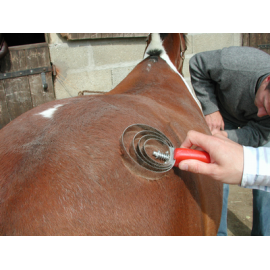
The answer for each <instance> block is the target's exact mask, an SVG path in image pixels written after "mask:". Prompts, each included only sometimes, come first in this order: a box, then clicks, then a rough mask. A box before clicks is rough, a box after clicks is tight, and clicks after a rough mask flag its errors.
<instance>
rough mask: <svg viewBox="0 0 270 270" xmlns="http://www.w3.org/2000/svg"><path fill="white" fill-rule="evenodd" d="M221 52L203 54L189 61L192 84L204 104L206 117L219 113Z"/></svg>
mask: <svg viewBox="0 0 270 270" xmlns="http://www.w3.org/2000/svg"><path fill="white" fill-rule="evenodd" d="M220 59H221V50H217V51H209V52H202V53H198V54H196V55H194V56H193V57H192V58H191V59H190V61H189V71H190V76H191V83H192V86H193V88H194V91H195V93H196V95H197V97H198V99H199V101H200V102H201V104H202V109H203V113H204V115H207V114H210V113H213V112H215V111H218V110H219V108H218V102H217V99H216V95H215V86H216V84H217V82H219V81H220V80H221V74H222V65H221V63H220Z"/></svg>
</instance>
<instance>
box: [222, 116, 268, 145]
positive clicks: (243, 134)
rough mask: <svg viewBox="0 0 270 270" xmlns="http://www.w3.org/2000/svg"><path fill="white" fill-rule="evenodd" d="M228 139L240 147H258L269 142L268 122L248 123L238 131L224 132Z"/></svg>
mask: <svg viewBox="0 0 270 270" xmlns="http://www.w3.org/2000/svg"><path fill="white" fill-rule="evenodd" d="M225 131H226V132H227V133H228V138H229V139H231V140H232V141H234V142H237V143H239V144H241V145H245V146H252V147H259V146H262V145H264V144H266V143H267V142H268V141H270V120H269V119H265V120H261V121H259V122H255V121H249V122H248V123H247V124H246V125H245V126H243V127H242V128H240V129H232V130H225Z"/></svg>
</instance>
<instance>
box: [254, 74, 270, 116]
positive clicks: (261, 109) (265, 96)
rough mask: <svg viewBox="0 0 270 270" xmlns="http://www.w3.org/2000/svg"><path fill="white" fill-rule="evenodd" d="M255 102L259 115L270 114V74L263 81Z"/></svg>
mask: <svg viewBox="0 0 270 270" xmlns="http://www.w3.org/2000/svg"><path fill="white" fill-rule="evenodd" d="M254 103H255V106H256V107H257V108H258V113H257V115H258V117H263V116H265V115H270V75H269V76H267V77H266V78H265V79H264V80H263V82H262V83H261V85H260V87H259V89H258V91H257V93H256V96H255V101H254Z"/></svg>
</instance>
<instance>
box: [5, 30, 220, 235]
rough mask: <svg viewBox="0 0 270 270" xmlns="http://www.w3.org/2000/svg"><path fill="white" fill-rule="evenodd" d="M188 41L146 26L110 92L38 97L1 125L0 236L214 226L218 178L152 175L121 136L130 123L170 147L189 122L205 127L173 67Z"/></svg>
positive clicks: (211, 229)
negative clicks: (139, 51)
mask: <svg viewBox="0 0 270 270" xmlns="http://www.w3.org/2000/svg"><path fill="white" fill-rule="evenodd" d="M185 44H186V42H185V36H184V35H183V34H150V35H149V38H148V41H147V45H146V50H145V55H144V59H143V60H142V61H141V62H140V63H139V64H137V65H136V67H135V68H134V69H133V70H132V71H131V72H130V74H129V75H128V76H127V77H126V78H125V79H124V80H123V81H122V82H120V84H119V85H117V86H116V87H115V88H114V89H113V90H111V91H110V92H108V93H106V94H105V95H86V96H78V97H72V98H67V99H62V100H55V101H52V102H48V103H45V104H42V105H40V106H38V107H36V108H33V109H31V110H30V111H28V112H26V113H24V114H22V115H21V116H19V117H17V118H16V119H14V120H13V121H11V122H10V123H9V124H8V125H6V126H5V127H4V128H3V129H2V130H0V160H1V163H0V234H1V235H36V236H37V235H77V236H79V235H89V236H90V235H92V236H93V235H99V236H100V235H110V236H112V235H121V236H122V235H123V236H124V235H140V236H146V235H147V236H149V235H156V236H158V235H172V236H173V235H216V234H217V230H218V227H219V222H220V216H221V208H222V184H220V183H217V182H216V181H214V180H212V179H209V178H207V177H205V176H202V175H196V174H192V173H190V172H185V171H181V170H180V169H179V168H177V167H174V168H172V169H171V170H169V171H168V172H166V173H165V174H164V175H162V176H161V177H159V178H158V179H156V180H153V179H149V178H148V177H147V175H144V172H143V170H142V171H140V168H139V169H136V170H135V169H133V168H135V166H134V167H133V166H132V164H131V166H130V164H129V166H128V165H127V162H126V160H125V158H124V154H123V151H122V150H121V147H120V142H119V141H120V138H121V136H122V135H123V131H124V130H125V129H126V128H127V127H128V126H130V125H133V124H135V123H141V124H145V125H148V126H151V127H154V128H156V129H158V130H160V131H161V132H163V133H164V134H165V135H166V136H168V137H169V138H170V140H171V141H172V143H173V144H174V145H175V146H180V144H181V142H182V141H183V140H184V139H185V137H186V135H187V132H188V131H189V130H191V129H193V130H197V131H199V132H202V133H205V134H211V133H210V131H209V129H208V127H207V124H206V122H205V119H204V116H203V114H202V111H201V108H200V104H199V103H198V101H197V100H196V96H195V95H194V93H193V91H192V90H191V89H189V87H188V85H187V84H186V83H185V81H184V79H183V77H182V76H181V74H180V73H181V70H182V65H183V54H184V50H185V49H186V45H185ZM138 167H140V166H138Z"/></svg>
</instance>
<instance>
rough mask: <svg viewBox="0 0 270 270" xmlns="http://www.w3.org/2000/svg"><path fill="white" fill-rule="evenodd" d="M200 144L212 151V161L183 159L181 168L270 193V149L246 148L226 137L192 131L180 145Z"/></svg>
mask: <svg viewBox="0 0 270 270" xmlns="http://www.w3.org/2000/svg"><path fill="white" fill-rule="evenodd" d="M193 145H195V146H198V147H200V148H202V149H203V150H205V151H206V152H208V153H209V155H210V158H211V163H209V164H207V163H203V162H200V161H197V160H184V161H182V162H180V163H179V168H180V169H181V170H185V171H190V172H193V173H199V174H204V175H207V176H209V177H211V178H212V179H214V180H217V181H220V182H223V183H227V184H237V185H240V184H241V186H243V187H247V188H255V189H262V190H265V191H269V192H270V170H269V168H270V148H263V147H261V148H252V147H243V146H241V145H240V144H237V143H235V142H233V141H231V140H229V139H227V138H225V137H223V136H220V135H217V136H209V135H205V134H202V133H199V132H196V131H189V132H188V134H187V137H186V139H185V140H184V142H183V143H182V145H181V147H183V148H190V147H192V146H193Z"/></svg>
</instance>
